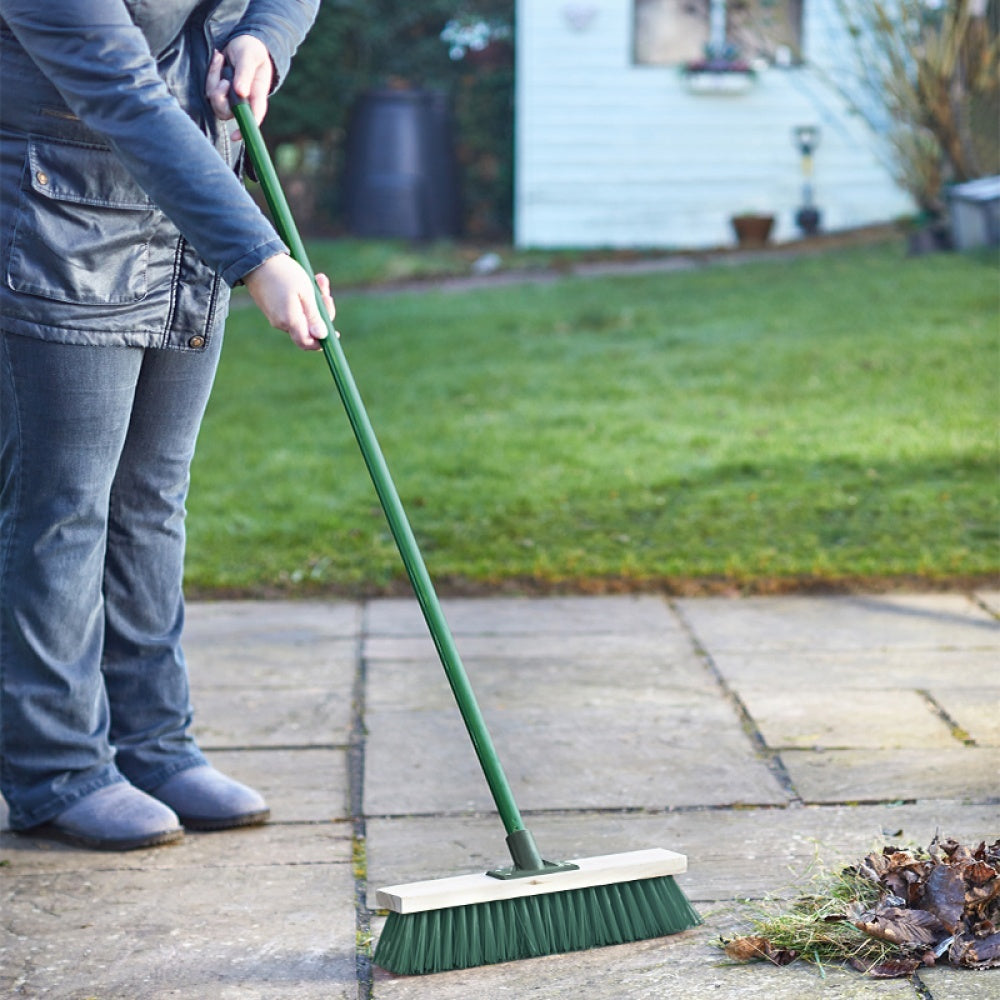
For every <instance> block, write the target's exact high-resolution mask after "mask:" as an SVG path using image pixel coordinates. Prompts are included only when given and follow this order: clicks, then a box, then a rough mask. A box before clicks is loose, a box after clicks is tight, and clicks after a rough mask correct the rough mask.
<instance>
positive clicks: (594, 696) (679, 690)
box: [365, 645, 719, 714]
mask: <svg viewBox="0 0 1000 1000" xmlns="http://www.w3.org/2000/svg"><path fill="white" fill-rule="evenodd" d="M463 662H464V665H465V669H466V673H467V674H468V676H469V680H470V682H471V684H472V687H473V690H474V691H475V693H476V697H477V699H478V700H479V701H481V702H482V704H483V705H497V706H502V707H505V708H515V707H517V708H521V707H523V708H529V709H530V708H537V707H538V706H549V707H551V709H552V710H553V712H554V713H555V714H565V713H566V712H568V711H570V710H572V709H575V708H585V707H594V706H601V705H604V706H608V707H611V706H617V707H621V708H622V709H623V711H625V712H631V711H633V709H634V706H635V704H636V703H637V702H638V701H642V702H643V703H645V704H653V703H657V704H664V705H669V704H671V703H672V702H673V701H674V699H676V698H678V697H683V695H684V694H685V693H686V692H700V693H702V694H711V695H712V696H714V697H718V695H719V688H718V683H717V682H716V680H715V679H714V678H713V677H712V675H711V674H710V673H709V671H708V670H707V669H706V668H705V666H704V664H703V663H702V661H701V660H700V659H699V657H698V656H697V655H696V654H695V652H694V651H693V650H692V649H691V648H690V645H687V646H684V647H679V648H677V649H673V650H670V651H661V652H660V653H658V654H654V655H649V654H647V655H643V656H633V657H631V658H630V659H629V660H628V662H627V663H624V664H609V662H608V661H607V660H606V659H604V658H602V657H600V656H597V657H594V656H572V657H570V656H533V657H530V658H528V657H522V656H512V655H508V656H505V657H501V656H489V657H488V656H474V657H464V658H463ZM367 679H368V684H367V695H366V698H365V705H366V709H368V710H369V711H378V710H384V709H395V710H406V711H411V710H415V709H443V710H447V709H452V710H453V711H456V712H457V711H458V709H457V708H456V707H455V700H454V696H453V695H452V693H451V689H450V687H449V686H448V682H447V679H446V677H445V673H444V670H443V669H442V667H441V664H440V661H439V660H438V659H437V658H436V657H434V658H430V657H421V658H417V659H412V658H403V659H399V660H392V659H388V658H384V659H379V660H377V661H374V662H369V664H368V678H367Z"/></svg>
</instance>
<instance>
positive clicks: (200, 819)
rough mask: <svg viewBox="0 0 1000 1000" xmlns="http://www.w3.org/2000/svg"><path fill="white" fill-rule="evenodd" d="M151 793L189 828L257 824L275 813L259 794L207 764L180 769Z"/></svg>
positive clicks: (204, 828)
mask: <svg viewBox="0 0 1000 1000" xmlns="http://www.w3.org/2000/svg"><path fill="white" fill-rule="evenodd" d="M149 794H150V795H152V796H154V797H155V798H157V799H159V800H160V801H161V802H164V803H166V804H167V805H168V806H170V808H171V809H173V810H174V811H175V812H176V813H177V815H178V816H179V817H180V820H181V823H183V824H184V826H186V827H187V828H188V829H189V830H231V829H233V828H234V827H238V826H257V825H258V824H260V823H265V822H267V818H268V817H269V816H270V815H271V810H270V809H268V807H267V803H266V802H265V801H264V799H263V798H262V797H261V796H260V794H259V793H257V792H255V791H254V790H253V789H252V788H247V786H246V785H241V784H240V783H239V782H238V781H234V780H233V779H232V778H227V777H226V775H224V774H222V773H221V772H220V771H216V770H215V768H214V767H209V766H208V765H207V764H204V765H199V766H198V767H189V768H188V769H187V770H186V771H180V772H178V773H177V774H175V775H174V776H173V777H172V778H169V779H168V780H167V781H165V782H164V783H163V784H162V785H160V786H159V787H158V788H154V789H153V790H152V791H151V792H150V793H149Z"/></svg>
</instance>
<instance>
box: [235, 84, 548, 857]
mask: <svg viewBox="0 0 1000 1000" xmlns="http://www.w3.org/2000/svg"><path fill="white" fill-rule="evenodd" d="M230 102H231V103H232V106H233V114H234V115H235V116H236V123H237V125H238V126H239V129H240V134H241V135H242V136H243V141H244V143H245V145H246V150H247V153H248V155H249V157H250V162H251V163H252V164H253V167H254V170H255V171H256V174H257V179H258V180H259V181H260V186H261V189H262V190H263V192H264V197H265V199H266V201H267V205H268V208H269V209H270V210H271V215H272V217H273V218H274V221H275V225H276V227H277V230H278V233H279V235H280V236H281V238H282V239H283V240H284V241H285V243H286V244H287V246H288V248H289V250H291V252H292V257H293V258H294V259H295V260H296V261H297V262H298V263H299V264H301V265H302V267H303V268H304V269H305V270H306V272H307V273H308V274H309V276H310V278H312V282H313V286H314V289H315V292H316V301H317V303H318V305H319V311H320V314H321V315H322V317H323V322H324V323H325V324H326V328H327V333H328V336H327V337H326V339H325V340H323V341H322V346H323V354H324V356H325V357H326V361H327V364H328V365H329V366H330V371H331V372H332V374H333V379H334V382H336V385H337V391H338V392H339V393H340V398H341V401H342V402H343V404H344V408H345V409H346V411H347V417H348V420H350V423H351V427H352V429H353V430H354V436H355V437H356V438H357V441H358V445H359V446H360V448H361V454H362V456H363V457H364V460H365V465H366V466H367V467H368V473H369V475H370V476H371V479H372V482H373V483H374V484H375V492H376V493H377V494H378V498H379V501H380V502H381V504H382V509H383V510H384V511H385V516H386V519H387V520H388V522H389V528H390V530H391V531H392V537H393V538H394V539H395V541H396V546H397V548H398V549H399V554H400V555H401V556H402V558H403V565H404V566H405V567H406V573H407V576H409V578H410V583H411V584H412V585H413V589H414V591H415V593H416V596H417V601H418V602H419V604H420V608H421V610H422V611H423V614H424V619H425V620H426V622H427V627H428V628H429V629H430V632H431V637H432V639H433V640H434V645H435V646H436V647H437V651H438V656H439V657H440V659H441V665H442V666H443V667H444V670H445V673H446V674H447V677H448V683H449V684H450V685H451V689H452V692H453V693H454V695H455V700H456V701H457V702H458V708H459V711H460V712H461V713H462V720H463V721H464V722H465V728H466V729H467V730H468V733H469V736H470V738H471V739H472V744H473V746H474V747H475V750H476V755H477V756H478V757H479V763H480V766H481V767H482V769H483V774H484V775H485V777H486V782H487V784H488V785H489V787H490V792H491V793H492V795H493V800H494V802H495V803H496V807H497V811H498V812H499V814H500V818H501V819H502V820H503V824H504V827H505V828H506V830H507V833H508V834H512V833H516V832H517V831H523V830H524V822H523V820H522V819H521V814H520V811H519V810H518V808H517V804H516V803H515V802H514V795H513V792H512V791H511V788H510V783H509V782H508V781H507V778H506V776H505V775H504V772H503V767H502V766H501V764H500V758H499V757H498V756H497V752H496V748H495V747H494V746H493V740H492V739H491V738H490V734H489V731H488V730H487V728H486V723H485V721H484V720H483V715H482V712H481V711H480V709H479V705H478V704H477V703H476V698H475V695H474V694H473V692H472V686H471V684H470V683H469V678H468V675H467V674H466V672H465V667H464V666H463V665H462V660H461V657H460V656H459V655H458V649H457V648H456V646H455V640H454V639H453V637H452V635H451V631H450V629H449V628H448V624H447V622H446V621H445V618H444V614H443V612H442V611H441V604H440V602H439V601H438V597H437V594H436V593H435V591H434V585H433V583H432V582H431V578H430V574H429V573H428V572H427V567H426V566H425V565H424V560H423V557H422V556H421V554H420V549H419V548H418V546H417V541H416V539H415V538H414V535H413V530H412V529H411V527H410V523H409V521H408V520H407V517H406V512H405V511H404V509H403V504H402V501H401V500H400V499H399V494H398V493H397V491H396V487H395V485H394V483H393V481H392V477H391V475H390V474H389V467H388V466H387V465H386V462H385V458H384V456H383V455H382V449H381V448H380V447H379V443H378V439H377V438H376V437H375V432H374V430H372V426H371V422H370V421H369V419H368V414H367V412H366V411H365V406H364V403H363V402H362V400H361V394H360V393H359V392H358V388H357V386H356V384H355V382H354V376H353V375H352V374H351V369H350V367H349V365H348V364H347V358H346V356H345V355H344V351H343V348H342V347H341V346H340V340H339V339H338V337H337V334H336V332H335V331H334V328H333V323H332V322H331V320H330V316H329V313H328V312H327V310H326V305H325V304H324V302H323V297H322V295H321V294H320V291H319V286H318V285H317V284H316V277H315V274H314V272H313V269H312V265H311V264H310V262H309V258H308V256H307V254H306V249H305V246H304V244H303V243H302V238H301V237H300V236H299V232H298V228H297V227H296V225H295V220H294V219H293V217H292V213H291V210H290V209H289V207H288V201H287V200H286V198H285V194H284V191H283V190H282V188H281V183H280V181H279V180H278V175H277V172H276V171H275V169H274V164H273V163H272V162H271V157H270V155H269V154H268V151H267V147H266V146H265V145H264V140H263V137H262V136H261V133H260V128H259V127H258V125H257V121H256V119H255V118H254V116H253V114H252V112H251V111H250V106H249V104H248V103H247V101H246V99H245V98H240V97H238V96H237V95H236V94H234V93H233V91H232V88H230ZM536 853H537V852H536ZM523 860H524V859H518V858H515V861H516V862H517V863H518V864H519V866H520V867H526V866H525V865H524V864H522V863H521V862H522V861H523ZM527 860H528V861H529V863H530V861H531V860H533V859H530V858H529V859H527ZM541 865H542V861H541V859H540V858H539V859H538V864H537V865H534V866H533V867H541Z"/></svg>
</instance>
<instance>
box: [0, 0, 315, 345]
mask: <svg viewBox="0 0 1000 1000" xmlns="http://www.w3.org/2000/svg"><path fill="white" fill-rule="evenodd" d="M318 3H319V0H201V2H197V0H74V2H72V3H50V2H46V0H0V254H2V261H0V263H2V276H0V324H2V327H3V328H4V329H5V330H7V331H8V332H11V333H17V334H22V335H26V336H34V337H39V338H42V339H48V340H55V341H60V342H62V343H75V344H112V345H136V346H143V347H172V348H179V349H182V350H196V351H197V350H202V349H204V347H205V345H206V344H207V342H208V341H209V340H210V339H211V338H212V337H213V336H216V335H218V334H219V332H220V331H221V325H222V322H223V320H224V318H225V313H226V309H227V306H228V301H229V286H231V285H233V284H235V283H236V282H237V281H238V280H240V279H241V278H242V277H243V276H244V275H246V274H248V273H249V272H250V271H251V270H253V268H255V267H256V266H258V265H259V264H261V263H262V262H263V261H265V260H266V259H268V258H269V257H271V256H274V255H275V254H276V253H280V252H281V251H282V250H283V249H284V246H283V244H282V243H281V241H280V240H279V238H278V236H277V234H276V233H275V231H274V229H273V227H272V226H271V224H270V223H269V222H268V221H267V220H266V219H265V218H264V216H263V215H262V214H261V212H260V211H259V210H258V208H257V207H256V205H255V204H254V202H253V200H252V199H251V198H250V196H249V195H248V194H247V192H246V191H245V189H244V188H243V185H242V182H241V179H240V177H239V173H240V162H241V159H242V157H241V148H240V147H239V145H238V144H235V143H232V142H231V141H230V139H229V133H230V130H231V123H226V124H222V123H219V122H217V121H216V119H215V117H214V115H213V114H212V111H211V108H210V106H209V104H208V101H207V99H206V97H205V94H204V91H205V78H206V75H207V72H208V63H209V59H210V58H211V54H212V51H213V49H221V48H222V47H224V46H225V45H226V43H227V42H228V41H229V39H231V38H232V37H234V36H235V35H239V34H249V35H254V36H256V37H258V38H260V39H261V40H262V41H263V42H264V44H265V45H266V46H267V49H268V52H269V53H270V54H271V58H272V61H273V62H274V66H275V69H276V71H277V79H279V80H280V79H282V78H284V76H285V75H286V74H287V72H288V67H289V64H290V62H291V58H292V55H293V53H294V52H295V49H296V47H297V46H298V44H299V43H300V42H301V41H302V39H303V37H304V36H305V34H306V32H307V31H308V29H309V27H310V25H311V24H312V21H313V19H314V18H315V15H316V9H317V7H318Z"/></svg>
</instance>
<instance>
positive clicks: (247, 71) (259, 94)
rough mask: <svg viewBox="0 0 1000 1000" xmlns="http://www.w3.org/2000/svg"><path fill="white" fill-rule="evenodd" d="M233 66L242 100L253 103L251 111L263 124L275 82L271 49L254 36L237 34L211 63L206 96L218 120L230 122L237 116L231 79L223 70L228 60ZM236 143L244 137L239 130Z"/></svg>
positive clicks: (237, 90)
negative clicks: (223, 74)
mask: <svg viewBox="0 0 1000 1000" xmlns="http://www.w3.org/2000/svg"><path fill="white" fill-rule="evenodd" d="M227 59H228V61H229V62H230V63H231V64H232V67H233V82H232V87H233V89H234V90H235V91H236V93H237V94H238V95H239V96H240V97H245V98H246V99H247V100H248V101H249V102H250V110H251V111H252V112H253V116H254V118H255V119H256V120H257V124H258V125H259V124H260V123H261V122H262V121H263V120H264V116H265V115H266V114H267V99H268V96H269V95H270V93H271V86H272V84H273V82H274V63H272V62H271V56H270V55H269V54H268V51H267V47H266V46H265V45H264V43H263V42H262V41H261V40H260V39H259V38H257V37H255V36H254V35H237V36H236V37H235V38H234V39H233V40H232V41H231V42H230V43H229V44H228V45H227V46H226V48H225V52H224V53H223V52H218V51H216V52H215V53H213V55H212V61H211V62H210V63H209V64H208V77H207V79H206V81H205V96H206V97H207V98H208V101H209V103H210V104H211V106H212V110H213V111H214V112H215V116H216V117H217V118H220V119H222V121H229V120H230V119H231V118H232V117H233V111H232V108H230V106H229V87H230V83H229V81H228V80H223V79H222V67H223V66H224V65H225V63H226V60H227ZM232 138H233V139H234V140H238V139H239V138H240V133H239V131H238V130H236V131H234V132H233V134H232Z"/></svg>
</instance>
